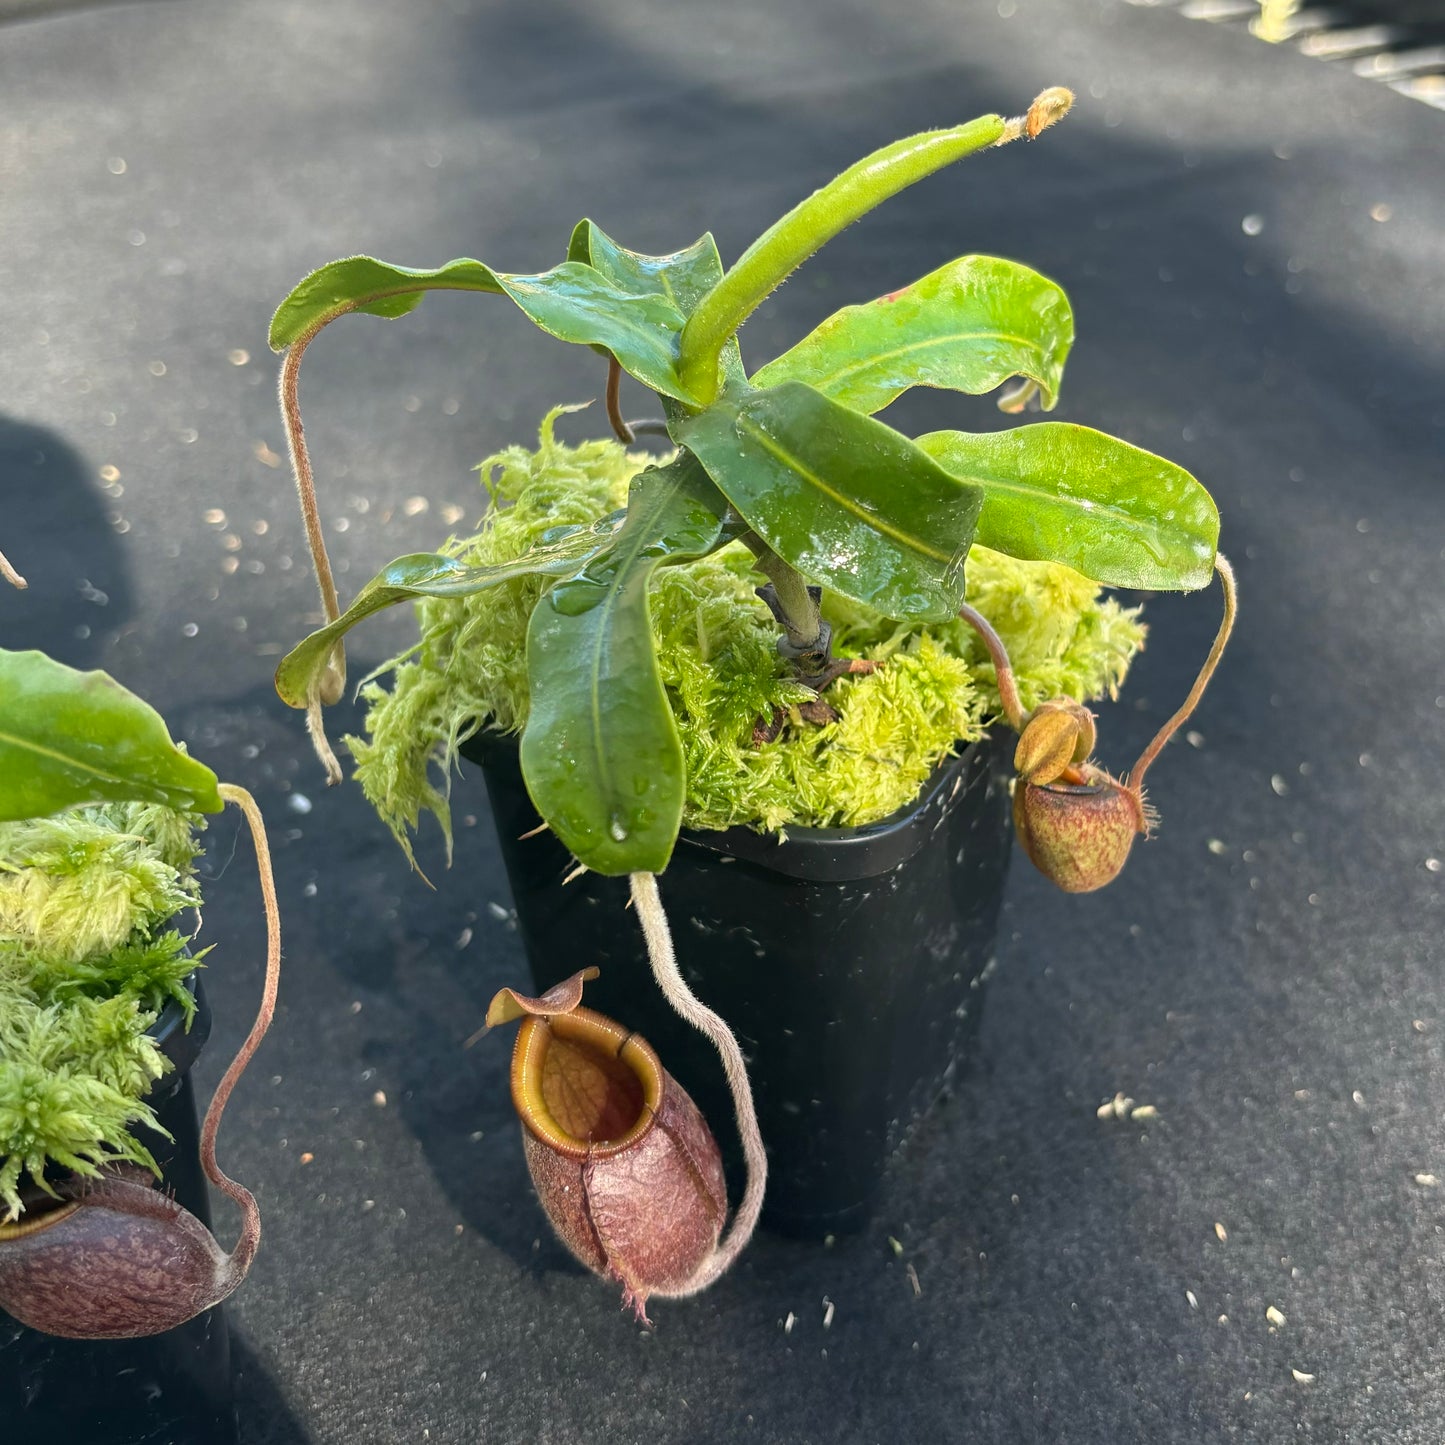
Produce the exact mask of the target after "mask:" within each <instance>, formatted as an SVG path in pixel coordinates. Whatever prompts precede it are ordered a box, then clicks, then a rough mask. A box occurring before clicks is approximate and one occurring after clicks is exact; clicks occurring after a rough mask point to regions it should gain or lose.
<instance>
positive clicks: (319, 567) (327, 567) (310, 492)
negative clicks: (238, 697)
mask: <svg viewBox="0 0 1445 1445" xmlns="http://www.w3.org/2000/svg"><path fill="white" fill-rule="evenodd" d="M346 309H347V310H350V309H351V308H350V307H347V308H346ZM344 314H345V313H344V312H343V311H337V312H333V313H331V314H330V315H327V316H324V317H322V319H321V320H320V321H318V322H316V323H315V324H314V325H313V326H311V327H310V328H309V329H308V330H306V331H303V332H302V333H301V335H300V336H298V337H297V338H296V340H295V341H293V342H292V343H291V345H290V346H289V347H288V348H287V351H286V357H285V360H284V361H282V363H281V419H282V421H283V423H284V424H285V427H286V446H287V449H288V450H289V451H290V453H291V471H292V474H293V475H294V476H295V478H296V496H297V498H298V500H299V501H300V503H301V519H302V521H303V522H304V523H305V526H306V545H307V547H308V548H309V549H310V552H311V565H312V566H313V567H314V568H315V570H316V585H317V588H318V589H319V591H320V593H321V609H322V611H323V612H324V613H325V614H326V620H327V622H335V621H336V619H337V618H338V617H339V616H340V615H341V605H340V603H339V602H338V600H337V596H336V582H335V580H334V578H333V577H332V575H331V559H330V558H329V557H328V556H327V555H326V539H325V537H324V536H323V535H322V532H321V514H320V512H319V511H318V510H317V507H316V482H315V479H314V477H313V475H312V472H311V457H310V454H309V453H308V452H307V450H306V432H305V430H304V428H303V427H302V425H301V403H300V399H299V397H298V395H297V382H298V380H299V377H300V373H301V358H302V357H303V356H304V355H305V354H306V348H307V347H308V346H310V345H311V342H312V341H313V340H314V339H315V337H316V333H317V332H319V331H320V330H321V328H322V327H323V326H326V325H327V324H328V323H330V322H332V321H334V320H335V319H336V317H337V316H340V315H344ZM345 690H346V650H345V648H344V647H343V645H342V644H341V643H340V642H339V641H338V642H337V644H336V646H335V647H334V648H333V649H332V651H331V656H330V658H329V659H328V660H327V664H326V672H325V675H324V676H323V678H322V682H321V701H322V702H325V703H333V702H339V701H340V699H341V694H342V693H343V692H344V691H345Z"/></svg>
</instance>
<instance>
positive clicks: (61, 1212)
mask: <svg viewBox="0 0 1445 1445" xmlns="http://www.w3.org/2000/svg"><path fill="white" fill-rule="evenodd" d="M79 1208H80V1204H79V1202H78V1201H77V1200H74V1199H72V1200H68V1201H62V1200H49V1199H47V1200H46V1201H45V1202H44V1203H43V1204H41V1205H37V1206H34V1207H32V1208H30V1209H27V1210H26V1211H25V1213H24V1214H22V1215H21V1216H20V1218H19V1219H16V1220H12V1221H11V1222H10V1223H8V1224H7V1223H5V1222H4V1221H3V1220H0V1244H5V1243H6V1242H8V1241H9V1240H12V1239H24V1238H25V1237H26V1236H27V1235H30V1234H39V1233H40V1232H41V1231H42V1230H46V1229H49V1228H50V1227H51V1225H53V1224H59V1223H60V1221H61V1220H62V1219H69V1218H70V1216H71V1215H72V1214H74V1213H75V1211H76V1210H77V1209H79Z"/></svg>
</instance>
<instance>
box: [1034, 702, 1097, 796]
mask: <svg viewBox="0 0 1445 1445" xmlns="http://www.w3.org/2000/svg"><path fill="white" fill-rule="evenodd" d="M1094 740H1095V731H1094V715H1093V713H1091V712H1090V711H1089V710H1088V708H1086V707H1085V706H1084V705H1083V704H1082V703H1077V702H1075V701H1074V700H1073V698H1071V697H1056V698H1052V699H1050V700H1049V701H1048V702H1045V703H1040V704H1039V706H1038V707H1036V708H1035V709H1034V710H1033V712H1032V713H1031V714H1030V715H1029V720H1028V723H1027V724H1026V725H1025V727H1024V730H1023V732H1022V733H1020V734H1019V741H1018V746H1017V747H1016V748H1015V749H1014V770H1015V771H1016V772H1017V773H1018V775H1019V777H1020V778H1022V779H1023V780H1024V781H1025V782H1029V783H1037V784H1039V785H1040V786H1043V785H1044V784H1045V783H1052V782H1053V781H1054V780H1055V779H1056V778H1059V777H1061V776H1063V775H1064V774H1065V772H1066V771H1069V770H1072V769H1073V767H1074V765H1075V764H1076V763H1082V762H1084V761H1085V760H1086V759H1087V758H1088V756H1089V754H1090V753H1092V752H1093V751H1094ZM1068 781H1076V779H1068Z"/></svg>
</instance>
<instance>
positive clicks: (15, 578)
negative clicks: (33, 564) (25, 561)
mask: <svg viewBox="0 0 1445 1445" xmlns="http://www.w3.org/2000/svg"><path fill="white" fill-rule="evenodd" d="M0 577H3V578H4V579H5V580H6V581H7V582H8V583H9V584H10V585H11V586H12V587H18V588H20V590H21V591H22V592H23V591H24V590H25V588H27V587H28V586H29V585H30V584H29V583H28V582H27V581H26V580H25V579H24V578H23V577H22V576H21V575H20V574H19V573H18V572H17V571H16V570H15V569H14V568H13V567H12V566H11V565H10V559H9V558H8V557H7V556H6V555H5V554H4V553H3V552H0Z"/></svg>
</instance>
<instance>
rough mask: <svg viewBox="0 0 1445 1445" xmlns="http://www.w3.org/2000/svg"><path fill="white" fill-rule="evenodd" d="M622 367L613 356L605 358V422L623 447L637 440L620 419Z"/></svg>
mask: <svg viewBox="0 0 1445 1445" xmlns="http://www.w3.org/2000/svg"><path fill="white" fill-rule="evenodd" d="M621 397H622V366H621V364H620V363H619V362H618V360H617V358H616V357H615V356H609V357H608V358H607V420H608V421H610V422H611V423H612V430H613V431H614V432H616V433H617V440H618V441H620V442H621V443H623V445H624V446H631V445H632V443H633V442H635V441H636V440H637V436H636V433H635V432H634V431H633V430H632V428H631V427H630V426H628V425H627V423H626V422H625V421H623V419H622V406H621Z"/></svg>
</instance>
